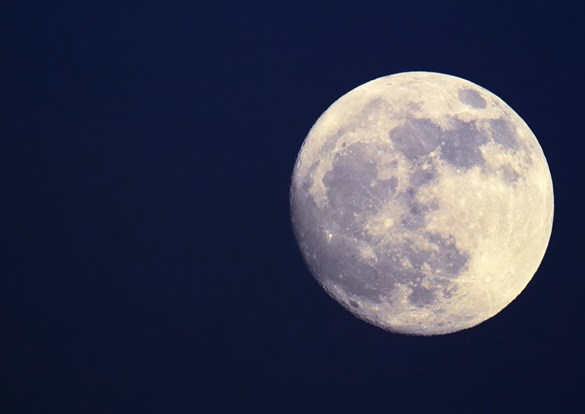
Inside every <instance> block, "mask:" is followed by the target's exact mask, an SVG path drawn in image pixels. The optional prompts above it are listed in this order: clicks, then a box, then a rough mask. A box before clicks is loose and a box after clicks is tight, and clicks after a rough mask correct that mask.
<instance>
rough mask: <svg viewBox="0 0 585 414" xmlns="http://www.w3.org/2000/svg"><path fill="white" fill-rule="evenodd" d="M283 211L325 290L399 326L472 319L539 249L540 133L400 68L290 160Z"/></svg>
mask: <svg viewBox="0 0 585 414" xmlns="http://www.w3.org/2000/svg"><path fill="white" fill-rule="evenodd" d="M290 195H291V198H290V202H291V218H292V223H293V228H294V231H295V236H296V238H297V241H298V243H299V247H300V250H301V252H302V254H303V257H304V259H305V261H306V262H307V264H308V266H309V268H310V270H311V273H312V274H313V275H314V277H315V278H316V279H317V281H318V282H319V283H320V284H321V285H322V286H323V287H324V289H325V290H326V291H327V292H328V293H329V294H330V295H331V296H332V297H333V298H334V299H336V300H337V301H339V302H340V303H341V304H342V305H343V306H344V307H346V308H347V309H348V310H350V311H351V312H353V313H354V314H355V315H356V316H358V317H359V318H361V319H363V320H365V321H367V322H369V323H372V324H374V325H376V326H379V327H381V328H384V329H387V330H390V331H393V332H399V333H406V334H416V335H435V334H445V333H450V332H456V331H459V330H462V329H466V328H470V327H472V326H475V325H477V324H479V323H481V322H483V321H485V320H486V319H489V318H490V317H492V316H494V315H495V314H497V313H498V312H499V311H500V310H502V309H503V308H504V307H505V306H507V305H508V304H509V303H510V302H511V301H512V300H513V299H514V298H515V297H516V296H517V295H518V294H519V293H520V292H521V291H522V290H523V288H524V287H525V286H526V284H527V283H528V282H529V281H530V279H531V278H532V276H533V275H534V273H535V271H536V269H537V268H538V265H539V264H540V261H541V260H542V257H543V255H544V252H545V250H546V247H547V244H548V239H549V237H550V232H551V229H552V216H553V193H552V181H551V178H550V173H549V170H548V166H547V163H546V160H545V158H544V155H543V153H542V150H541V149H540V146H539V145H538V141H537V140H536V138H535V137H534V135H533V134H532V132H531V131H530V129H529V128H528V127H527V126H526V124H525V123H524V122H523V121H522V119H521V118H520V117H519V116H518V115H517V114H516V113H515V112H514V111H513V110H512V109H510V108H509V107H508V106H507V105H506V104H505V103H504V102H503V101H502V100H501V99H499V98H498V97H496V96H495V95H493V94H491V93H490V92H489V91H486V90H485V89H483V88H481V87H479V86H477V85H475V84H473V83H471V82H468V81H465V80H463V79H460V78H456V77H453V76H448V75H442V74H436V73H428V72H409V73H403V74H398V75H393V76H388V77H384V78H379V79H376V80H374V81H371V82H368V83H367V84H364V85H362V86H360V87H358V88H356V89H354V90H353V91H351V92H349V93H348V94H346V95H344V96H343V97H341V98H340V99H339V100H338V101H336V102H335V103H334V104H333V105H332V106H331V107H330V108H329V109H328V110H327V111H325V113H324V114H323V115H322V116H321V117H320V118H319V120H318V121H317V123H316V124H315V126H313V128H312V129H311V131H310V132H309V135H308V136H307V138H306V140H305V142H304V144H303V147H302V149H301V152H300V153H299V157H298V159H297V163H296V165H295V170H294V172H293V180H292V185H291V193H290Z"/></svg>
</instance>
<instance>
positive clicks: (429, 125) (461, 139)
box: [390, 118, 488, 169]
mask: <svg viewBox="0 0 585 414" xmlns="http://www.w3.org/2000/svg"><path fill="white" fill-rule="evenodd" d="M452 123H453V125H454V128H451V129H449V130H444V129H442V128H441V127H440V126H439V125H436V124H434V123H433V122H431V121H430V120H428V119H416V118H407V119H406V120H405V121H404V124H402V125H400V126H398V127H396V128H394V129H393V130H392V131H391V132H390V139H391V140H392V141H393V142H394V145H395V147H396V149H397V150H398V151H400V152H401V153H402V154H403V155H404V156H405V157H407V158H408V159H410V160H412V161H413V162H414V163H415V164H416V163H418V162H419V161H420V159H421V158H422V157H425V156H426V155H429V154H430V153H431V152H433V151H435V150H436V149H438V148H440V149H441V157H442V158H443V159H445V160H446V161H448V162H449V163H451V164H452V165H454V166H455V167H459V168H462V169H469V168H471V167H474V166H477V165H483V164H484V161H485V160H484V159H483V156H482V154H481V151H480V149H479V147H480V146H481V145H483V144H485V143H486V142H487V140H488V137H487V136H485V135H484V134H483V133H482V132H481V131H480V130H479V129H478V128H477V126H476V124H475V122H463V121H460V120H453V121H452Z"/></svg>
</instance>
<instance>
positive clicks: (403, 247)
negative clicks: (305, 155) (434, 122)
mask: <svg viewBox="0 0 585 414" xmlns="http://www.w3.org/2000/svg"><path fill="white" fill-rule="evenodd" d="M427 126H428V125H427ZM429 128H430V129H432V128H433V127H429ZM375 149H376V147H375V146H374V145H368V144H363V143H359V144H353V145H350V146H348V147H347V148H345V149H344V150H342V151H340V152H339V153H338V154H337V155H336V157H335V159H334V162H333V168H332V170H331V171H329V172H327V173H326V174H325V176H324V178H323V184H324V185H325V187H326V189H327V195H328V206H327V207H324V208H322V209H320V208H319V207H318V206H317V205H316V203H315V202H314V200H313V198H312V196H311V195H310V194H309V188H310V187H311V186H312V179H313V178H312V177H313V174H311V173H310V174H309V176H308V178H307V181H306V182H305V183H302V185H297V186H296V187H295V188H294V189H293V193H292V198H291V203H292V205H291V208H292V212H293V216H292V218H293V225H294V228H295V233H296V236H297V239H298V241H299V244H300V246H301V250H302V252H303V255H304V257H305V260H306V262H307V264H308V265H309V267H310V268H311V271H312V273H313V275H314V276H315V277H316V279H317V280H318V281H319V282H320V283H321V284H322V285H325V286H326V285H327V282H331V283H333V284H335V285H337V286H338V287H340V288H341V289H342V290H343V291H345V292H348V293H350V294H353V295H355V296H357V297H361V298H363V299H366V300H368V301H370V302H379V301H380V300H381V298H380V296H381V295H383V296H387V295H388V294H390V292H391V291H392V290H393V289H394V287H395V284H396V283H402V284H408V285H410V286H411V287H412V289H413V292H412V294H411V295H410V297H409V300H410V301H411V303H413V304H414V305H415V306H425V305H428V304H430V303H432V302H433V301H435V299H436V297H437V296H438V295H442V296H446V295H447V294H450V293H452V292H453V288H452V286H450V285H449V284H448V283H447V282H445V283H441V284H437V286H436V287H435V288H434V289H433V290H431V289H428V288H426V287H423V286H422V284H421V283H422V281H423V279H424V278H425V275H424V272H423V270H422V268H423V265H424V264H425V263H426V264H427V265H428V266H430V269H431V272H433V273H440V274H441V275H442V276H445V277H447V278H452V277H456V276H457V275H458V274H459V273H460V271H461V270H462V269H463V267H464V266H465V265H466V263H467V261H468V257H467V256H465V255H464V254H463V253H461V252H460V251H459V250H458V249H457V247H456V245H455V241H454V240H453V238H452V237H451V238H449V237H442V236H438V235H434V234H430V233H423V234H425V237H426V238H427V240H428V241H429V242H430V243H432V244H433V245H435V247H436V248H437V250H438V251H437V252H435V251H432V250H424V249H420V248H419V247H417V246H416V243H415V242H413V241H412V240H410V239H405V240H404V241H402V242H401V243H402V244H398V245H394V246H390V247H391V250H390V249H388V247H387V246H384V245H381V244H379V242H380V239H376V238H375V237H373V236H370V235H369V234H368V233H367V232H366V231H365V228H364V225H365V223H366V219H367V218H369V217H372V216H374V215H375V214H376V213H377V212H378V211H379V209H380V208H381V207H382V206H383V205H384V204H386V203H388V202H390V201H391V202H393V203H400V204H403V205H405V206H407V211H408V213H407V214H405V215H404V217H402V218H401V220H400V221H399V222H398V223H397V224H396V226H395V227H396V228H392V229H389V230H388V231H397V230H398V231H400V232H404V231H406V232H412V231H416V232H420V231H422V228H423V227H424V224H425V222H424V219H425V214H426V213H427V212H428V211H430V210H432V209H433V208H436V206H432V205H426V206H425V205H421V204H420V203H418V202H417V201H416V192H417V190H418V188H420V186H423V185H425V184H428V183H430V182H431V181H432V180H434V179H436V176H437V173H436V171H434V170H432V169H429V170H418V171H416V172H415V173H414V174H413V178H412V183H411V184H412V187H410V188H409V189H408V190H407V191H405V192H397V190H396V188H397V181H396V179H395V178H393V179H390V180H377V173H378V170H377V166H376V164H375V162H374V159H373V158H372V156H371V154H372V153H373V151H375ZM419 153H420V152H419ZM314 167H315V166H313V169H314ZM393 219H397V218H393ZM328 232H330V233H331V234H332V237H331V238H329V237H328ZM365 246H370V247H371V246H374V247H373V248H374V252H375V255H376V259H375V260H367V258H366V259H365V258H364V257H363V256H362V254H361V253H360V247H365ZM406 260H407V261H408V262H410V264H411V266H405V265H404V263H405V261H406ZM354 307H355V306H354Z"/></svg>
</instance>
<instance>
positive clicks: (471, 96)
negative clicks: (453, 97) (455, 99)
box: [459, 88, 487, 108]
mask: <svg viewBox="0 0 585 414" xmlns="http://www.w3.org/2000/svg"><path fill="white" fill-rule="evenodd" d="M459 100H460V101H461V102H463V103H464V104H467V105H469V106H472V107H474V108H485V107H486V104H487V102H486V101H485V99H484V98H483V97H482V96H481V94H480V93H479V92H477V91H474V90H473V89H468V88H465V89H461V90H460V91H459Z"/></svg>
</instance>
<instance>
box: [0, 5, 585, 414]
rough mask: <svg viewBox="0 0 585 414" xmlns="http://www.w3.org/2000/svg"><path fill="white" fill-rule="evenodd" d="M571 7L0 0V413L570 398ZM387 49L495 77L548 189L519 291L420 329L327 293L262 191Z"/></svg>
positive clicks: (577, 373)
mask: <svg viewBox="0 0 585 414" xmlns="http://www.w3.org/2000/svg"><path fill="white" fill-rule="evenodd" d="M584 13H585V4H584V3H583V2H581V1H577V0H575V1H552V0H551V1H526V2H519V1H502V2H473V1H468V2H453V1H451V2H449V1H436V2H431V1H413V0H410V1H409V0H404V1H392V0H388V1H384V2H366V1H364V2H357V1H355V2H351V4H350V2H348V3H347V4H346V3H344V2H341V1H338V2H324V1H310V2H308V1H307V2H304V1H293V2H280V1H271V2H260V1H259V2H244V1H233V2H220V1H207V2H202V1H197V0H195V1H168V2H166V1H152V0H143V1H123V0H118V1H91V2H90V1H82V0H76V1H58V0H56V1H24V0H20V1H15V0H3V1H0V59H1V60H0V137H1V138H2V141H1V142H2V146H3V149H2V151H1V152H0V154H1V157H2V162H1V165H2V167H3V168H4V172H3V178H4V179H5V180H6V181H5V184H3V185H2V188H3V189H4V191H5V192H4V199H3V208H2V211H3V213H2V215H1V217H2V222H1V223H2V225H1V226H2V227H1V228H2V231H1V234H2V239H3V244H4V247H3V248H2V256H1V257H2V261H1V263H2V269H3V270H2V272H1V279H0V413H2V414H4V413H6V414H16V413H34V414H37V413H58V414H66V413H89V414H94V413H95V414H98V413H99V414H102V413H103V414H110V413H111V414H118V413H120V414H127V413H141V414H142V413H173V414H174V413H216V412H217V413H240V412H251V413H353V414H356V413H410V412H413V413H417V412H421V413H427V412H450V413H454V412H461V413H519V412H531V413H539V412H543V413H553V412H558V413H563V412H579V411H580V410H582V409H583V408H582V394H583V392H584V391H583V388H584V387H585V380H584V378H585V377H584V375H583V372H584V371H583V370H584V369H585V364H584V361H585V357H584V356H583V355H584V352H585V333H584V328H585V299H584V298H585V272H584V270H583V269H584V265H583V257H584V248H585V243H584V242H583V236H584V233H585V218H584V212H585V192H584V185H583V178H584V175H585V174H583V169H584V165H585V162H584V153H585V152H584V151H585V143H584V141H585V133H584V128H583V120H584V118H585V99H584V96H585V80H584V75H585V24H584V23H583V22H584V17H583V16H584ZM412 70H426V71H437V72H444V73H448V74H451V75H456V76H459V77H463V78H465V79H468V80H470V81H472V82H474V83H477V84H479V85H481V86H483V87H485V88H487V89H489V90H490V91H492V92H493V93H495V94H496V95H498V96H499V97H501V98H502V99H503V100H504V101H506V102H507V103H508V104H509V105H510V106H511V107H512V108H513V109H514V110H515V111H516V112H517V113H518V114H520V116H521V117H522V118H523V119H524V120H525V121H526V123H527V124H528V125H529V126H530V128H531V129H532V131H533V132H534V134H535V135H536V137H537V138H538V139H539V142H540V144H541V146H542V148H543V150H544V153H545V155H546V157H547V160H548V162H549V166H550V169H551V174H552V177H553V184H554V189H555V221H554V227H553V234H552V238H551V241H550V244H549V247H548V251H547V254H546V256H545V258H544V260H543V262H542V265H541V266H540V269H539V270H538V272H537V273H536V275H535V277H534V278H533V280H532V282H531V283H530V284H529V285H528V287H527V288H526V289H525V290H524V292H523V293H522V294H521V295H520V296H519V297H518V298H517V299H516V300H515V301H514V302H513V303H512V304H511V305H509V306H508V307H507V308H506V309H504V310H503V311H502V312H501V313H500V314H498V315H497V316H496V317H494V318H492V319H490V320H488V321H486V322H485V323H483V324H481V325H479V326H477V327H475V328H472V329H470V330H466V331H462V332H458V333H455V334H451V335H446V336H439V337H428V338H426V337H409V336H402V335H397V334H392V333H389V332H386V331H383V330H381V329H379V328H376V327H373V326H370V325H368V324H366V323H365V322H362V321H360V320H358V319H356V318H355V317H353V316H352V315H351V314H350V313H348V312H347V311H345V310H344V309H343V308H342V307H341V306H339V305H338V304H337V303H336V302H335V301H334V300H332V299H331V298H329V296H327V294H326V293H325V292H324V291H323V290H322V289H321V288H320V287H319V285H318V284H317V283H316V281H315V280H314V279H313V278H312V276H311V275H310V273H309V271H308V269H307V267H306V265H305V264H304V262H303V260H302V257H301V254H300V252H299V250H298V248H297V245H296V242H295V240H294V236H293V232H292V227H291V224H290V214H289V204H288V203H289V198H288V197H289V185H290V179H291V174H292V169H293V165H294V162H295V159H296V156H297V153H298V150H299V149H300V146H301V144H302V142H303V140H304V138H305V136H306V134H307V133H308V131H309V129H310V128H311V126H312V125H313V123H314V122H315V121H316V119H317V118H318V117H319V116H320V115H321V113H322V112H323V111H324V110H325V109H326V108H327V107H328V106H329V105H330V104H331V103H332V102H333V101H334V100H336V99H337V98H338V97H340V96H341V95H343V94H344V93H346V92H348V91H349V90H351V89H353V88H355V87H357V86H358V85H360V84H362V83H365V82H367V81H369V80H371V79H374V78H377V77H380V76H385V75H389V74H393V73H398V72H404V71H412ZM579 407H580V408H579Z"/></svg>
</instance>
